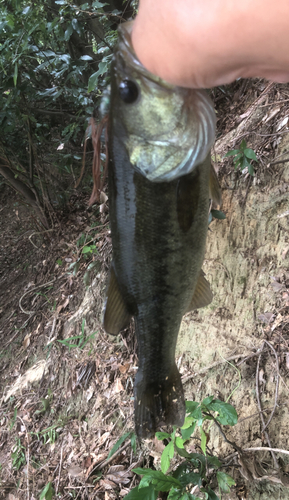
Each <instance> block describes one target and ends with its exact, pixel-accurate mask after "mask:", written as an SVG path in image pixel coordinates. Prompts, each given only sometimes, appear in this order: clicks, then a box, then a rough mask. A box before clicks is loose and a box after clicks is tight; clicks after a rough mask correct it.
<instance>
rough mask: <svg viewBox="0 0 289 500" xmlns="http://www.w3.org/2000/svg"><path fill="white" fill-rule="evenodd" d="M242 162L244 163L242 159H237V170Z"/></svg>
mask: <svg viewBox="0 0 289 500" xmlns="http://www.w3.org/2000/svg"><path fill="white" fill-rule="evenodd" d="M241 163H242V159H240V160H238V161H236V163H234V167H235V170H237V168H239V166H240V165H241Z"/></svg>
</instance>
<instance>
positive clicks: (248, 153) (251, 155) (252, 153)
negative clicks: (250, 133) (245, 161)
mask: <svg viewBox="0 0 289 500" xmlns="http://www.w3.org/2000/svg"><path fill="white" fill-rule="evenodd" d="M244 155H245V156H247V158H249V159H250V160H255V161H258V160H257V156H256V154H255V151H253V149H251V148H246V149H244Z"/></svg>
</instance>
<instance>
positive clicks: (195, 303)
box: [186, 269, 213, 313]
mask: <svg viewBox="0 0 289 500" xmlns="http://www.w3.org/2000/svg"><path fill="white" fill-rule="evenodd" d="M212 300H213V294H212V291H211V288H210V284H209V282H208V281H207V280H206V278H205V273H204V271H203V270H202V269H201V272H200V275H199V278H198V282H197V286H196V288H195V291H194V295H193V298H192V300H191V302H190V305H189V307H188V309H187V310H186V313H187V312H189V311H193V310H194V309H199V308H200V307H205V306H207V305H209V304H210V303H211V302H212Z"/></svg>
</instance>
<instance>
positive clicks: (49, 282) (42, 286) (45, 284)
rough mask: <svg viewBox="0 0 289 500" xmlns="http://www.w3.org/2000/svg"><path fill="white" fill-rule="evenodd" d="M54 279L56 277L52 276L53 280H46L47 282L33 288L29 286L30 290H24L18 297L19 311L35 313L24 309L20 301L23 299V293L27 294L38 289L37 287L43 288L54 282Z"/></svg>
mask: <svg viewBox="0 0 289 500" xmlns="http://www.w3.org/2000/svg"><path fill="white" fill-rule="evenodd" d="M55 280H56V278H54V279H53V280H51V281H48V282H47V283H44V284H43V285H38V286H35V287H34V288H31V290H27V292H25V293H24V294H23V295H22V297H20V300H19V307H20V309H21V311H22V312H23V313H24V314H27V315H30V314H35V311H25V310H24V309H23V307H22V305H21V302H22V299H24V297H25V295H27V294H28V293H31V292H34V291H35V290H38V288H44V287H46V286H48V285H51V283H54V281H55Z"/></svg>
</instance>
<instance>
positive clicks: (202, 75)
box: [132, 0, 289, 88]
mask: <svg viewBox="0 0 289 500" xmlns="http://www.w3.org/2000/svg"><path fill="white" fill-rule="evenodd" d="M132 43H133V46H134V49H135V51H136V54H137V56H138V58H139V59H140V61H141V62H142V63H143V65H144V66H145V67H146V68H147V69H148V70H150V71H151V72H152V73H154V74H156V75H158V76H160V77H161V78H163V79H165V80H167V81H168V82H170V83H173V84H175V85H180V86H183V87H191V88H209V87H214V86H217V85H221V84H225V83H230V82H232V81H234V80H235V79H236V78H240V77H242V78H248V77H264V78H267V79H269V80H273V81H277V82H286V81H289V2H288V0H275V1H274V2H272V0H241V1H240V0H140V6H139V12H138V15H137V17H136V19H135V21H134V27H133V33H132Z"/></svg>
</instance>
